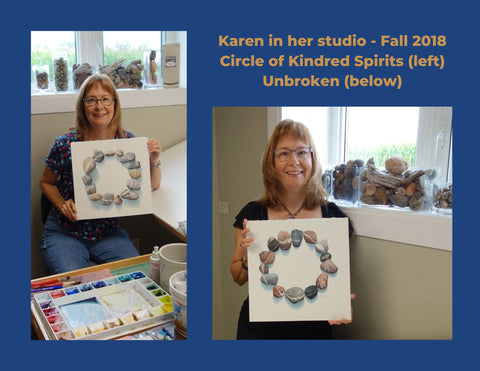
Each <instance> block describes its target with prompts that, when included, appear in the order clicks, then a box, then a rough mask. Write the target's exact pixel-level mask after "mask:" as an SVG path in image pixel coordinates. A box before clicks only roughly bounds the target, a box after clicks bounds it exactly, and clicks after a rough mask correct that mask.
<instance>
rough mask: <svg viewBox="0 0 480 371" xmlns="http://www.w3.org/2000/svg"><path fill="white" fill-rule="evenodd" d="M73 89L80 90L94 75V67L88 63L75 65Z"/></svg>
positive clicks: (73, 67) (73, 68)
mask: <svg viewBox="0 0 480 371" xmlns="http://www.w3.org/2000/svg"><path fill="white" fill-rule="evenodd" d="M72 70H73V88H74V89H80V87H81V86H82V84H83V82H84V81H85V80H86V79H87V78H88V77H89V76H91V75H93V74H94V71H93V67H92V66H91V65H89V64H88V63H82V64H75V63H74V64H73V66H72Z"/></svg>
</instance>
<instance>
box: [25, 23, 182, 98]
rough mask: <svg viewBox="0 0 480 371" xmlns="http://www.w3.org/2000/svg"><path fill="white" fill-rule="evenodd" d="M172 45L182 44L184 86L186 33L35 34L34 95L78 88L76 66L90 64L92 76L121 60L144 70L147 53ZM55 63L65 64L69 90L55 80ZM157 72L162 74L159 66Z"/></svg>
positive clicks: (33, 43)
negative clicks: (133, 63) (74, 70)
mask: <svg viewBox="0 0 480 371" xmlns="http://www.w3.org/2000/svg"><path fill="white" fill-rule="evenodd" d="M171 42H179V43H180V54H181V56H180V58H181V63H180V82H181V85H182V86H185V85H186V32H185V31H178V32H173V31H129V32H123V31H104V32H101V31H32V32H31V65H32V73H31V81H32V94H44V93H59V92H64V91H72V90H75V89H76V88H78V84H77V86H76V84H75V80H74V76H73V71H72V67H73V64H78V65H80V64H84V63H88V64H89V65H90V66H91V70H89V73H95V72H97V71H98V68H99V66H105V65H110V64H112V63H114V62H116V61H119V60H122V59H124V60H125V61H124V65H123V66H124V67H126V66H127V65H128V64H129V63H130V62H133V61H136V60H140V61H141V63H142V64H144V66H145V57H146V53H147V52H148V53H149V52H150V51H151V50H156V51H160V50H161V45H162V44H164V43H171ZM156 54H157V61H160V53H156ZM60 58H63V59H60ZM54 60H60V62H63V61H64V60H65V61H66V63H65V66H66V74H67V77H66V78H67V81H68V88H66V89H65V88H59V87H58V81H57V79H59V77H58V76H59V75H57V79H55V76H56V75H55V69H54ZM56 66H58V65H56ZM60 66H61V67H63V64H62V63H60ZM157 70H158V71H160V70H161V67H160V64H159V63H157ZM62 73H63V70H62ZM145 87H146V86H145Z"/></svg>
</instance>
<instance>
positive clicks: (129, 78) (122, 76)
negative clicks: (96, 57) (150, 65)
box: [98, 59, 143, 89]
mask: <svg viewBox="0 0 480 371" xmlns="http://www.w3.org/2000/svg"><path fill="white" fill-rule="evenodd" d="M124 61H125V60H124V59H121V60H118V61H116V62H115V63H112V64H110V65H106V66H99V67H98V69H99V72H100V73H104V74H106V75H108V76H109V77H110V79H111V80H112V81H113V83H114V84H115V86H116V87H117V88H118V89H123V88H141V87H142V86H143V82H142V71H143V65H142V61H140V60H135V61H133V62H130V63H129V64H128V65H127V67H123V62H124Z"/></svg>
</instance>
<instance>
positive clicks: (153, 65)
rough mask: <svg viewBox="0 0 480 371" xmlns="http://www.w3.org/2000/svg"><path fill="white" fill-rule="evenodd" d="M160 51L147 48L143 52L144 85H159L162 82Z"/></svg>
mask: <svg viewBox="0 0 480 371" xmlns="http://www.w3.org/2000/svg"><path fill="white" fill-rule="evenodd" d="M161 60H162V58H161V51H160V50H148V51H145V52H144V53H143V61H144V65H145V68H144V70H143V74H144V80H145V87H149V86H159V85H160V84H161V83H162V68H161V64H160V63H161Z"/></svg>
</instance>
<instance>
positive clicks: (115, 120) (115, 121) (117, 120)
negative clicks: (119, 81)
mask: <svg viewBox="0 0 480 371" xmlns="http://www.w3.org/2000/svg"><path fill="white" fill-rule="evenodd" d="M95 84H101V86H102V87H103V89H105V90H106V91H107V92H108V93H109V94H111V95H112V97H113V99H114V102H113V104H114V105H115V107H114V113H113V117H112V121H110V123H109V124H108V126H107V130H108V133H109V134H113V136H115V135H118V136H119V137H120V138H123V137H124V136H125V135H124V133H123V128H122V110H121V107H120V99H119V98H118V93H117V89H115V85H113V82H112V80H110V78H109V77H108V76H107V75H105V74H94V75H92V76H89V77H88V78H87V79H86V80H85V81H84V82H83V84H82V86H81V87H80V91H79V92H78V97H77V104H76V114H75V129H76V130H77V136H78V138H79V139H80V140H85V139H86V138H87V137H88V134H89V130H90V123H89V122H88V120H87V116H86V115H85V104H84V102H83V100H84V99H85V97H86V95H87V94H88V92H89V91H90V89H91V88H92V87H93V86H94V85H95Z"/></svg>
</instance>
